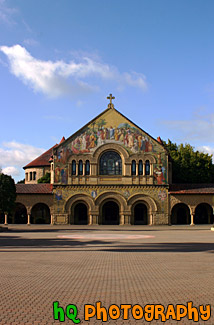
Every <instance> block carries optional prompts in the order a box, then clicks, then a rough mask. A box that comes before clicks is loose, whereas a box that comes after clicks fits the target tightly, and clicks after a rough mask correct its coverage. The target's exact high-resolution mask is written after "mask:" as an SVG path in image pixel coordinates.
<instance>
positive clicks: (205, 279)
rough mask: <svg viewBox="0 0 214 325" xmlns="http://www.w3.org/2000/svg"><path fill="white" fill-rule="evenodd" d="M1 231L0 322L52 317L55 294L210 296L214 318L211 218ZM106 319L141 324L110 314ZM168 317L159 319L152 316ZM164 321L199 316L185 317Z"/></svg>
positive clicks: (106, 302) (137, 298)
mask: <svg viewBox="0 0 214 325" xmlns="http://www.w3.org/2000/svg"><path fill="white" fill-rule="evenodd" d="M8 228H9V230H8V231H5V232H0V279H1V282H0V290H1V299H0V324H1V325H2V324H14V325H15V324H74V323H73V322H72V320H69V319H68V318H66V320H65V322H64V323H61V322H59V321H54V319H53V307H52V306H53V302H54V301H59V305H60V306H62V307H64V308H65V307H66V306H67V305H68V304H75V305H76V306H77V307H78V317H79V318H80V319H81V323H82V324H87V323H90V324H102V321H101V320H96V318H95V317H94V318H92V319H91V320H90V322H87V321H84V313H83V312H84V304H95V303H96V302H97V301H101V302H102V305H103V306H105V307H108V306H110V305H112V304H117V305H119V306H120V304H132V305H135V304H139V305H141V306H145V305H146V304H164V305H165V306H167V305H168V304H174V305H176V304H186V303H187V302H188V301H192V302H193V305H194V306H199V305H205V304H211V305H212V315H211V318H210V320H208V321H206V322H204V321H200V322H197V323H198V324H214V310H213V306H214V232H212V231H211V230H210V225H207V226H193V227H191V226H171V227H170V226H159V227H158V226H129V227H128V226H127V227H126V226H61V227H58V226H49V225H48V226H36V225H32V226H25V225H23V226H22V225H9V226H8ZM108 323H109V324H144V323H147V324H148V322H145V321H144V320H143V319H142V320H135V319H134V318H133V317H132V315H130V318H129V320H122V319H121V318H120V319H118V320H111V319H110V320H109V321H108ZM151 323H154V324H163V323H162V322H161V320H158V321H155V320H154V321H152V322H151ZM166 324H196V323H194V322H193V321H188V320H187V319H186V318H183V320H181V321H180V322H177V321H173V320H171V319H170V320H168V321H166Z"/></svg>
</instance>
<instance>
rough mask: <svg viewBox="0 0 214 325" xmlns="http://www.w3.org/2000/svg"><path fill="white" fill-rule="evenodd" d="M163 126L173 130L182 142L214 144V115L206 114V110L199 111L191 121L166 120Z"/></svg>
mask: <svg viewBox="0 0 214 325" xmlns="http://www.w3.org/2000/svg"><path fill="white" fill-rule="evenodd" d="M161 122H162V124H163V125H164V126H165V127H167V128H168V129H169V130H171V132H172V134H173V135H174V134H176V136H174V138H175V137H176V138H177V139H178V140H179V141H180V142H188V143H191V142H192V141H193V142H195V143H196V142H197V143H211V142H212V143H213V142H214V113H210V114H206V113H205V111H204V110H200V111H197V112H195V113H194V114H193V116H192V118H191V119H190V120H168V121H167V120H164V121H161Z"/></svg>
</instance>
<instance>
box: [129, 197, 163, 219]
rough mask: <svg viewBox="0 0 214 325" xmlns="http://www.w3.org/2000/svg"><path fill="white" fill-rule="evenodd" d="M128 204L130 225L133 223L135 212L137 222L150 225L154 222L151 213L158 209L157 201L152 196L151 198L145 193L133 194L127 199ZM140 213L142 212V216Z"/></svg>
mask: <svg viewBox="0 0 214 325" xmlns="http://www.w3.org/2000/svg"><path fill="white" fill-rule="evenodd" d="M138 204H142V206H140V205H139V206H138ZM128 205H129V207H130V210H131V224H132V225H134V224H135V215H136V213H137V214H138V217H137V220H138V221H137V224H147V225H148V224H149V225H152V224H153V223H154V220H153V214H155V213H156V212H157V211H158V206H157V202H156V201H155V200H154V199H153V198H151V197H149V196H147V195H142V194H135V195H133V196H131V197H130V198H129V199H128ZM136 206H138V207H137V208H136V211H135V207H136ZM143 206H145V207H143ZM137 210H138V211H137ZM142 213H143V216H142ZM140 214H141V216H140Z"/></svg>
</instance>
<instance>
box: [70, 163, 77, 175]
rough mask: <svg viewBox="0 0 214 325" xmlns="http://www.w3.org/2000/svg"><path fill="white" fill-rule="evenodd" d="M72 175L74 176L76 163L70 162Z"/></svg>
mask: <svg viewBox="0 0 214 325" xmlns="http://www.w3.org/2000/svg"><path fill="white" fill-rule="evenodd" d="M71 174H72V175H76V161H75V160H72V172H71Z"/></svg>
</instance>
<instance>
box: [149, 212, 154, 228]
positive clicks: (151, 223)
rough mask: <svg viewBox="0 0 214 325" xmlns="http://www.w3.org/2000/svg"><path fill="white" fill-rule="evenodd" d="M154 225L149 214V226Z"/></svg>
mask: <svg viewBox="0 0 214 325" xmlns="http://www.w3.org/2000/svg"><path fill="white" fill-rule="evenodd" d="M153 224H154V221H153V214H152V213H150V215H149V226H152V225H153Z"/></svg>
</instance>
